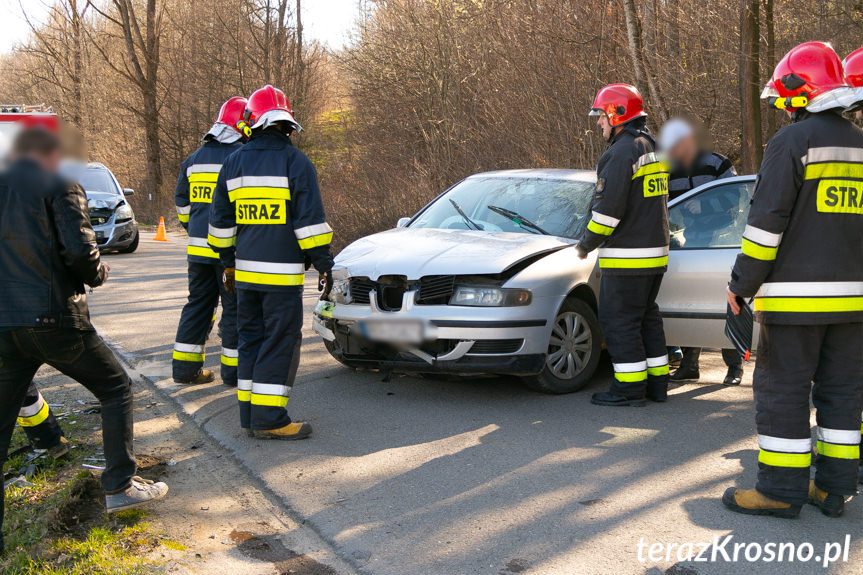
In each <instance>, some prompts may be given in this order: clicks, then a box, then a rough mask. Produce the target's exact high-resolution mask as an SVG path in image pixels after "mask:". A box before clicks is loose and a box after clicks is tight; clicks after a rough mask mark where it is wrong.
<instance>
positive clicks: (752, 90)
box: [738, 0, 762, 174]
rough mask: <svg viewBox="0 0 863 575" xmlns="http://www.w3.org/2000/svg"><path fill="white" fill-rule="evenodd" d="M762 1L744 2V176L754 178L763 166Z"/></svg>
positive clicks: (741, 65)
mask: <svg viewBox="0 0 863 575" xmlns="http://www.w3.org/2000/svg"><path fill="white" fill-rule="evenodd" d="M759 2H760V0H740V61H739V64H738V78H739V83H740V121H741V126H740V147H741V157H742V159H743V172H744V173H747V174H752V173H755V172H756V171H758V168H759V166H760V165H761V152H762V149H761V103H760V101H759V96H760V94H759V92H760V85H759V73H758V72H759V70H758V56H759V47H760V37H759Z"/></svg>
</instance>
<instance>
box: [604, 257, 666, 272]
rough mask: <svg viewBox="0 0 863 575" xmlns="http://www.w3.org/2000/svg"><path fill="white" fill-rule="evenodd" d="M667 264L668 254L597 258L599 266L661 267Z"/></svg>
mask: <svg viewBox="0 0 863 575" xmlns="http://www.w3.org/2000/svg"><path fill="white" fill-rule="evenodd" d="M667 265H668V256H662V257H660V258H602V257H601V258H599V267H601V268H627V269H640V268H661V267H662V266H667Z"/></svg>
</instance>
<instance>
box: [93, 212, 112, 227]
mask: <svg viewBox="0 0 863 575" xmlns="http://www.w3.org/2000/svg"><path fill="white" fill-rule="evenodd" d="M111 213H112V212H111V210H106V209H99V210H90V225H91V226H101V225H102V224H107V223H108V220H110V219H111Z"/></svg>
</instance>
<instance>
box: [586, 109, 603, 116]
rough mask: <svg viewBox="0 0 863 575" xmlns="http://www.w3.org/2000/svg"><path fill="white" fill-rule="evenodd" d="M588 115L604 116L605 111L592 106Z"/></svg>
mask: <svg viewBox="0 0 863 575" xmlns="http://www.w3.org/2000/svg"><path fill="white" fill-rule="evenodd" d="M587 115H588V116H604V115H605V112H604V111H602V110H600V109H599V108H591V109H590V112H588V113H587Z"/></svg>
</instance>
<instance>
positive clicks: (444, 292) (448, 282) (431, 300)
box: [417, 276, 455, 305]
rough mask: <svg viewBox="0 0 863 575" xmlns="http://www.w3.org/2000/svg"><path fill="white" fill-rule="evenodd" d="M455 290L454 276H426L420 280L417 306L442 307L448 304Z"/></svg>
mask: <svg viewBox="0 0 863 575" xmlns="http://www.w3.org/2000/svg"><path fill="white" fill-rule="evenodd" d="M454 289H455V276H426V277H424V278H422V279H421V280H420V287H419V294H418V295H417V303H418V304H426V305H442V304H447V303H449V298H450V297H451V296H452V294H453V291H454Z"/></svg>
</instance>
